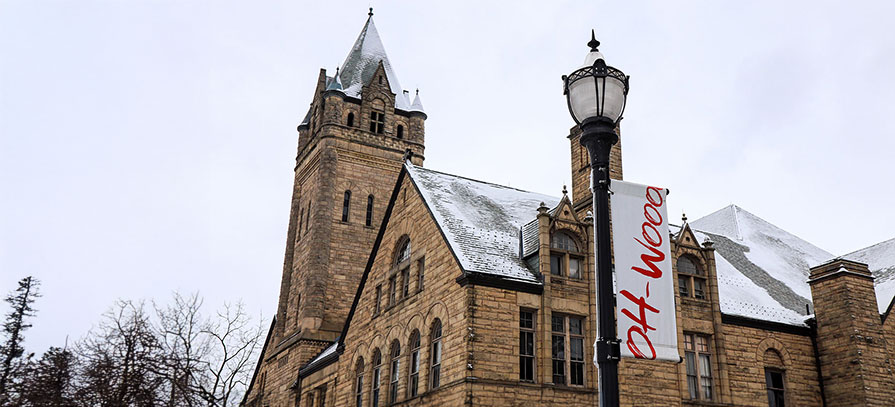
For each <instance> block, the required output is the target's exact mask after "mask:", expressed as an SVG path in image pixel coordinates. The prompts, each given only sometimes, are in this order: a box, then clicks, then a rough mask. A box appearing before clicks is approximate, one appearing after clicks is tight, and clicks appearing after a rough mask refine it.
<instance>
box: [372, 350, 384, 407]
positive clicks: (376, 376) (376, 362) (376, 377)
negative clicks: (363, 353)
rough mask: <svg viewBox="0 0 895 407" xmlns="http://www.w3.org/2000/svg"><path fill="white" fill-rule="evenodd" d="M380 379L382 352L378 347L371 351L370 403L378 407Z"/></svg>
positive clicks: (373, 406)
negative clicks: (371, 393) (371, 386)
mask: <svg viewBox="0 0 895 407" xmlns="http://www.w3.org/2000/svg"><path fill="white" fill-rule="evenodd" d="M381 381H382V352H380V351H379V349H376V350H375V351H373V390H372V392H373V395H372V397H371V402H372V404H370V405H371V406H372V407H379V384H380V382H381Z"/></svg>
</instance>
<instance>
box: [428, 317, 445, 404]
mask: <svg viewBox="0 0 895 407" xmlns="http://www.w3.org/2000/svg"><path fill="white" fill-rule="evenodd" d="M429 342H430V343H431V344H432V351H431V352H430V354H431V355H432V358H431V361H430V365H429V389H436V388H438V386H440V385H441V351H442V349H441V320H440V319H437V318H436V319H435V321H433V322H432V330H431V332H430V333H429Z"/></svg>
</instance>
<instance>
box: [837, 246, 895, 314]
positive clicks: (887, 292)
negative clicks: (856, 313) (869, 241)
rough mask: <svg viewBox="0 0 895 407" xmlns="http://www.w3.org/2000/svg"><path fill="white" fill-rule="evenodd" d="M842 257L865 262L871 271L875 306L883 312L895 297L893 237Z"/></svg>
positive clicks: (894, 249) (894, 247) (894, 250)
mask: <svg viewBox="0 0 895 407" xmlns="http://www.w3.org/2000/svg"><path fill="white" fill-rule="evenodd" d="M842 257H843V258H846V259H848V260H853V261H857V262H861V263H865V264H867V267H869V268H870V272H871V273H873V285H874V288H875V289H876V306H877V307H878V308H879V313H880V314H885V313H886V311H888V310H889V306H890V305H891V304H892V299H893V297H895V239H889V240H886V241H885V242H880V243H877V244H875V245H873V246H869V247H865V248H863V249H861V250H858V251H855V252H851V253H849V254H846V255H845V256H842Z"/></svg>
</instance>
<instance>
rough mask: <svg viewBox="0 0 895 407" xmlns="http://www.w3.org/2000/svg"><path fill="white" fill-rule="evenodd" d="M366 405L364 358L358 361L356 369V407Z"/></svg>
mask: <svg viewBox="0 0 895 407" xmlns="http://www.w3.org/2000/svg"><path fill="white" fill-rule="evenodd" d="M363 405H364V358H360V359H358V360H357V366H356V367H355V368H354V407H363Z"/></svg>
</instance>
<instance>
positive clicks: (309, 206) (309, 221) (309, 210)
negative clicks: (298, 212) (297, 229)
mask: <svg viewBox="0 0 895 407" xmlns="http://www.w3.org/2000/svg"><path fill="white" fill-rule="evenodd" d="M309 227H311V201H308V219H307V221H306V222H305V232H307V231H308V228H309Z"/></svg>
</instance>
